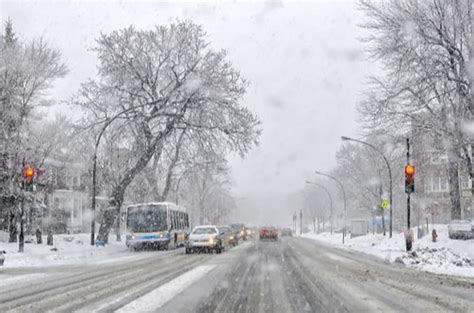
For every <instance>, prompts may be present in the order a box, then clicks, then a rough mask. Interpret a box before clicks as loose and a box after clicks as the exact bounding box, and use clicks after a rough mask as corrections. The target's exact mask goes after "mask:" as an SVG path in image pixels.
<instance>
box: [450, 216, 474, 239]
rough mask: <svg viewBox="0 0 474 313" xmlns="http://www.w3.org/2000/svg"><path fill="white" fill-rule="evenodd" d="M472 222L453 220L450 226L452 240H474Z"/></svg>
mask: <svg viewBox="0 0 474 313" xmlns="http://www.w3.org/2000/svg"><path fill="white" fill-rule="evenodd" d="M473 227H474V226H473V224H472V222H471V221H468V220H452V221H451V222H450V223H449V225H448V234H449V238H450V239H461V240H468V239H472V238H474V229H473Z"/></svg>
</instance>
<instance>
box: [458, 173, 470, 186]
mask: <svg viewBox="0 0 474 313" xmlns="http://www.w3.org/2000/svg"><path fill="white" fill-rule="evenodd" d="M459 180H460V185H461V189H470V188H471V179H470V178H469V176H460V177H459Z"/></svg>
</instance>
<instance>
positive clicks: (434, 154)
mask: <svg viewBox="0 0 474 313" xmlns="http://www.w3.org/2000/svg"><path fill="white" fill-rule="evenodd" d="M429 157H430V161H431V163H433V164H442V163H446V162H447V161H448V156H447V155H446V153H445V152H443V151H439V150H437V151H431V152H429Z"/></svg>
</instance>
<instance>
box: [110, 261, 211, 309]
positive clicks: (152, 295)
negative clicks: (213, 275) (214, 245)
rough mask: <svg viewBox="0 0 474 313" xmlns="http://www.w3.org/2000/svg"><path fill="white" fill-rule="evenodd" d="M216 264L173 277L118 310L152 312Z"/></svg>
mask: <svg viewBox="0 0 474 313" xmlns="http://www.w3.org/2000/svg"><path fill="white" fill-rule="evenodd" d="M215 267H216V265H201V266H198V267H196V268H194V269H192V270H190V271H188V272H186V273H184V274H183V275H181V276H178V277H177V278H175V279H173V280H172V281H170V282H169V283H166V284H164V285H162V286H160V287H158V288H156V289H154V290H152V291H150V292H149V293H147V294H145V295H144V296H142V297H140V298H138V299H136V300H134V301H132V302H130V303H129V304H127V305H125V306H123V307H122V308H120V309H119V310H117V311H116V312H150V311H155V310H157V309H159V308H160V307H162V306H163V305H164V304H166V303H167V302H168V301H170V300H171V299H173V298H174V297H175V296H176V295H178V294H179V293H181V292H182V291H183V290H184V289H186V288H188V287H189V286H191V285H192V284H193V283H194V282H196V281H198V280H199V279H201V278H202V277H203V276H204V275H206V274H207V273H209V272H210V271H211V270H212V269H214V268H215Z"/></svg>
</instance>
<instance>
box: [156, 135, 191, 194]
mask: <svg viewBox="0 0 474 313" xmlns="http://www.w3.org/2000/svg"><path fill="white" fill-rule="evenodd" d="M185 132H186V129H184V130H183V131H182V132H181V134H180V135H179V138H178V141H177V142H176V147H175V151H174V155H173V158H172V159H171V163H170V166H169V167H168V172H167V173H166V182H165V187H164V189H163V192H162V194H161V201H166V199H167V198H168V194H169V192H170V189H171V180H172V179H171V178H172V176H173V169H174V168H175V166H176V164H177V163H178V160H179V152H180V149H181V144H182V142H183V138H184V133H185Z"/></svg>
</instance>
